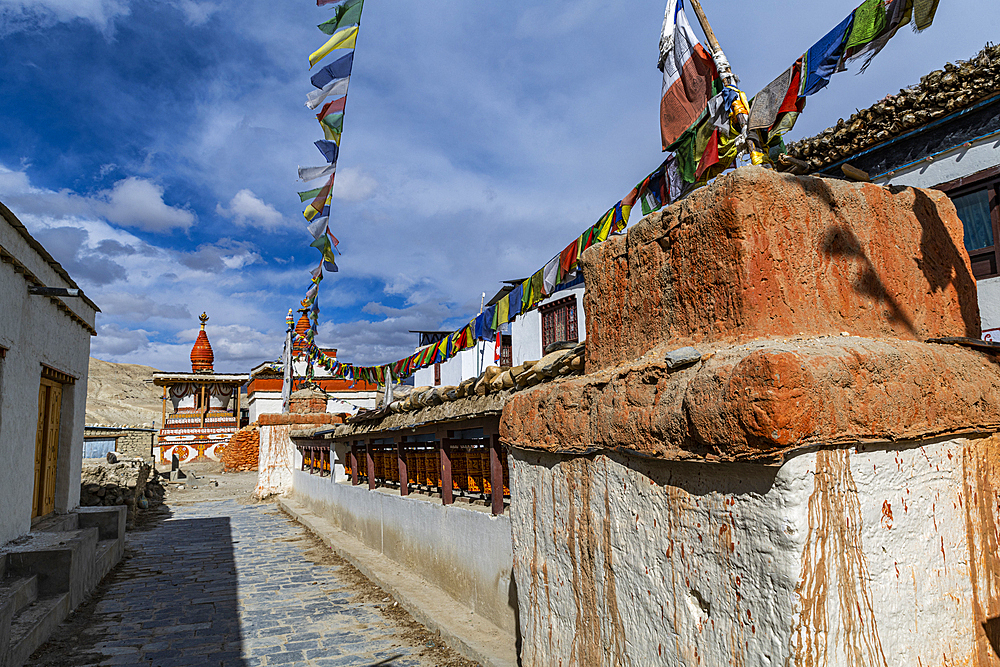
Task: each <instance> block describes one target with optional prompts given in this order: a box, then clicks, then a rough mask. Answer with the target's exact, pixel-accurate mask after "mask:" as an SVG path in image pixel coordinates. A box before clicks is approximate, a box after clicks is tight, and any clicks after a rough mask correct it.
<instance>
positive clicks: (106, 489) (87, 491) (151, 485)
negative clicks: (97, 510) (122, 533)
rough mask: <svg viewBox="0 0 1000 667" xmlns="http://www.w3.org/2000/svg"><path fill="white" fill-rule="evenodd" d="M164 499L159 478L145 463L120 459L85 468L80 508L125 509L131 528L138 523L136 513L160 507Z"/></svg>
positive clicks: (81, 480) (81, 484)
mask: <svg viewBox="0 0 1000 667" xmlns="http://www.w3.org/2000/svg"><path fill="white" fill-rule="evenodd" d="M151 473H152V478H150V474H151ZM163 496H164V489H163V485H162V484H161V483H160V479H159V474H158V473H156V471H154V470H153V469H152V466H150V465H149V463H147V462H146V461H143V460H142V459H119V460H118V462H117V463H100V464H95V465H85V466H83V474H82V476H81V478H80V504H81V505H82V506H84V507H94V506H97V505H125V506H126V507H127V508H128V515H127V519H126V521H127V524H128V525H129V526H130V527H131V526H132V525H133V524H134V522H135V516H136V511H137V510H145V509H148V508H150V507H155V506H157V505H160V504H161V503H162V502H163Z"/></svg>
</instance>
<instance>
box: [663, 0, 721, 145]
mask: <svg viewBox="0 0 1000 667" xmlns="http://www.w3.org/2000/svg"><path fill="white" fill-rule="evenodd" d="M671 7H673V12H671ZM662 34H663V36H664V37H661V42H660V48H661V51H660V69H661V70H662V71H663V88H662V90H661V96H660V136H661V139H662V142H663V150H670V148H669V147H670V146H671V145H672V144H673V143H675V142H676V141H677V140H678V139H679V138H680V137H681V135H682V134H684V132H685V131H686V130H687V129H688V128H689V127H690V126H691V124H692V123H694V122H695V121H697V120H698V118H699V117H700V116H701V114H702V112H703V111H704V110H705V106H706V105H707V104H708V100H710V99H711V98H712V97H713V96H714V95H715V94H716V93H717V92H718V90H719V89H721V87H722V86H721V83H720V82H719V74H718V71H717V70H716V69H715V62H714V61H713V60H712V56H711V55H710V54H709V53H708V52H707V51H706V50H705V47H703V46H702V45H701V44H700V43H699V42H698V38H697V36H696V35H695V34H694V31H693V30H692V29H691V24H690V23H688V20H687V16H686V15H685V14H684V0H668V3H667V11H666V13H665V14H664V17H663V33H662ZM668 34H669V35H672V38H670V39H667V38H666V37H665V36H667V35H668Z"/></svg>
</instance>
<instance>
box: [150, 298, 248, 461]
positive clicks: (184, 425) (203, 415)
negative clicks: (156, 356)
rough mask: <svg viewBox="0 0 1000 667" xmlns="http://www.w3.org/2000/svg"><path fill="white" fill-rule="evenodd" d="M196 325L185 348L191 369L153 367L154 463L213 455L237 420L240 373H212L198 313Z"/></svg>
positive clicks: (215, 457)
mask: <svg viewBox="0 0 1000 667" xmlns="http://www.w3.org/2000/svg"><path fill="white" fill-rule="evenodd" d="M199 319H200V320H201V330H200V331H199V332H198V337H197V338H196V339H195V341H194V347H192V348H191V372H183V373H154V374H153V384H155V385H156V386H157V387H163V413H162V421H161V422H160V423H161V427H160V432H159V437H158V439H157V448H158V449H159V458H158V461H157V464H158V465H161V466H166V465H170V463H171V459H172V458H173V457H174V456H176V457H177V459H178V461H179V462H180V463H191V462H194V461H217V460H219V456H218V454H217V452H216V450H217V448H218V447H219V445H222V444H224V443H226V442H228V441H229V439H230V438H231V437H232V436H233V434H234V433H236V431H237V429H238V428H239V425H240V410H241V405H240V403H241V400H240V398H241V396H240V394H241V388H242V386H243V384H244V383H245V382H246V381H247V380H248V379H249V376H248V375H246V374H244V373H216V372H215V370H214V364H215V353H214V352H212V344H211V343H209V342H208V334H207V333H205V324H206V323H207V322H208V315H207V314H205V313H202V314H201V317H200V318H199Z"/></svg>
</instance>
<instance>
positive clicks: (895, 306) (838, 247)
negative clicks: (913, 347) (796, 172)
mask: <svg viewBox="0 0 1000 667" xmlns="http://www.w3.org/2000/svg"><path fill="white" fill-rule="evenodd" d="M820 249H821V250H822V252H823V254H824V255H826V256H827V257H833V258H839V259H844V258H846V259H851V260H854V261H856V262H858V264H859V265H860V266H861V272H860V273H859V274H858V276H857V277H856V278H855V279H854V280H853V281H852V283H851V287H853V288H854V291H855V292H857V293H858V294H862V295H864V296H868V297H871V298H872V299H875V300H876V301H878V302H879V303H883V304H885V306H886V307H887V308H888V309H889V321H890V322H892V323H894V324H902V325H903V326H904V327H906V329H907V331H909V332H910V333H911V334H912V335H913V336H914V337H916V336H917V335H918V334H917V329H916V327H914V326H913V320H912V319H910V316H909V315H907V314H906V311H905V310H903V308H902V306H900V305H899V302H898V301H896V299H895V297H893V296H892V295H891V294H889V291H888V290H887V289H886V288H885V283H883V282H882V278H880V277H879V275H878V271H876V270H875V266H874V265H873V264H872V262H871V260H870V259H868V255H866V254H865V251H864V249H863V248H862V247H861V242H860V241H859V240H858V237H857V236H855V235H854V232H853V231H851V230H850V229H849V228H847V227H843V226H840V225H834V226H833V227H830V228H829V229H828V230H826V234H825V235H824V236H823V244H822V246H821V248H820Z"/></svg>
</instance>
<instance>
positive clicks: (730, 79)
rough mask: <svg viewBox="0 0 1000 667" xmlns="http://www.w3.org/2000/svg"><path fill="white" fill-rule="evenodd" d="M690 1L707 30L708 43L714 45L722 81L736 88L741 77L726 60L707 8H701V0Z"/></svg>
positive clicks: (702, 26) (713, 50) (714, 54)
mask: <svg viewBox="0 0 1000 667" xmlns="http://www.w3.org/2000/svg"><path fill="white" fill-rule="evenodd" d="M690 2H691V7H692V9H694V13H695V14H696V15H697V16H698V23H700V24H701V29H702V30H703V31H704V32H705V38H706V39H708V45H709V46H710V47H712V59H713V60H714V61H715V68H716V69H717V70H719V76H721V77H722V82H723V83H724V84H726V85H727V86H733V87H734V88H735V87H736V84H738V83H739V82H740V79H739V77H737V76H736V75H735V74H733V68H732V67H730V65H729V61H728V60H726V54H725V53H723V52H722V47H721V46H720V45H719V40H718V39H716V37H715V31H714V30H712V24H711V23H709V22H708V17H707V16H706V15H705V10H704V9H702V8H701V2H699V0H690Z"/></svg>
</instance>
